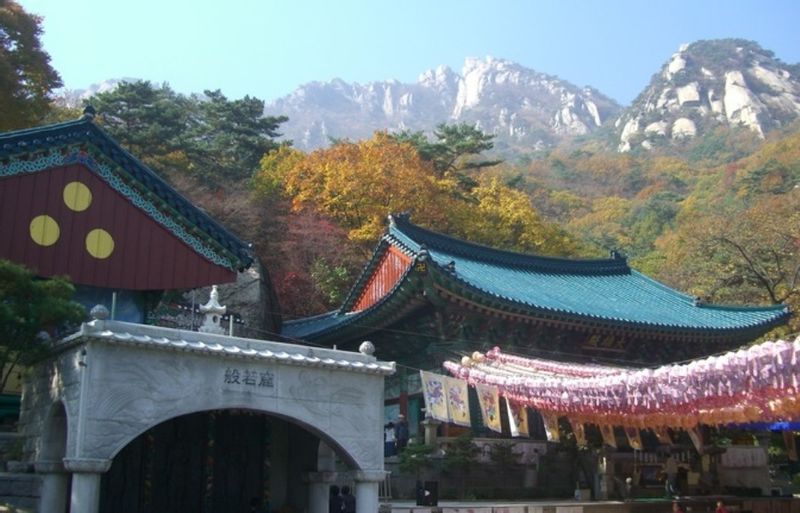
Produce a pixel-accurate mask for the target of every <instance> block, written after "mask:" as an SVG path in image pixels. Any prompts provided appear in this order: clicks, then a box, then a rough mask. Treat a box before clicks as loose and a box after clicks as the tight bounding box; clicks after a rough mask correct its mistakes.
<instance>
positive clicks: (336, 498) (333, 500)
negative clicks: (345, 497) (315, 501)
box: [328, 485, 344, 513]
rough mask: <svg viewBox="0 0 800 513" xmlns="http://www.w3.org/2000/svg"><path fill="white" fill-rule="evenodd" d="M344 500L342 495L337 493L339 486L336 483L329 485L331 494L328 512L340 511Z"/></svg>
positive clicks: (337, 512)
mask: <svg viewBox="0 0 800 513" xmlns="http://www.w3.org/2000/svg"><path fill="white" fill-rule="evenodd" d="M343 507H344V502H343V501H342V496H341V495H339V487H338V486H336V485H332V486H331V496H330V499H329V500H328V513H342V508H343Z"/></svg>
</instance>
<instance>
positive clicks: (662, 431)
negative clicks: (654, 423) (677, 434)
mask: <svg viewBox="0 0 800 513" xmlns="http://www.w3.org/2000/svg"><path fill="white" fill-rule="evenodd" d="M651 429H652V431H653V433H654V434H655V435H656V438H658V443H661V444H672V437H671V436H670V434H669V428H667V427H664V426H658V427H654V428H651Z"/></svg>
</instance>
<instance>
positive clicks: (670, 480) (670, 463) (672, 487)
mask: <svg viewBox="0 0 800 513" xmlns="http://www.w3.org/2000/svg"><path fill="white" fill-rule="evenodd" d="M664 473H665V474H666V475H667V480H666V482H665V483H664V490H665V495H666V496H667V497H674V496H676V495H678V488H677V485H678V462H677V461H676V460H675V457H674V456H673V455H672V453H670V455H669V456H667V461H665V462H664Z"/></svg>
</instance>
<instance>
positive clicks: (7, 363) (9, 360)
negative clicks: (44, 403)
mask: <svg viewBox="0 0 800 513" xmlns="http://www.w3.org/2000/svg"><path fill="white" fill-rule="evenodd" d="M74 292H75V289H74V288H73V286H72V285H71V284H70V283H69V282H68V281H67V280H66V279H64V278H52V279H47V280H40V279H37V278H36V277H35V276H34V275H33V273H32V272H30V271H29V270H27V269H25V268H24V267H22V266H20V265H17V264H14V263H11V262H8V261H7V260H0V298H2V299H0V369H2V370H1V371H0V392H2V391H3V390H4V389H5V386H6V384H7V382H8V378H9V376H10V375H11V374H12V372H14V370H15V369H16V368H17V366H19V365H22V366H27V365H30V364H31V363H33V362H35V361H37V360H38V359H40V358H42V357H43V356H44V355H46V354H47V352H48V350H49V347H50V346H49V343H48V339H49V337H48V336H46V335H47V331H53V332H58V331H59V330H60V329H63V328H64V327H66V326H68V325H69V324H71V323H72V324H76V323H78V322H80V321H81V320H83V319H84V317H85V311H84V309H83V307H82V306H81V305H79V304H77V303H74V302H72V301H71V298H72V295H73V293H74ZM43 332H44V335H42V333H43Z"/></svg>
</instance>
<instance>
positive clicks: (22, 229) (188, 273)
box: [0, 164, 236, 290]
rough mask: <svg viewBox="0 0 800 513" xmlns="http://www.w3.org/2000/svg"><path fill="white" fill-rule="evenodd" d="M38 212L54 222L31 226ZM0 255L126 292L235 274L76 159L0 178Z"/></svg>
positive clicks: (48, 273) (47, 273)
mask: <svg viewBox="0 0 800 513" xmlns="http://www.w3.org/2000/svg"><path fill="white" fill-rule="evenodd" d="M76 182H77V184H82V185H75V184H76ZM69 184H73V185H71V186H70V187H69V188H68V189H66V190H67V191H68V193H71V195H70V194H67V198H65V188H66V187H67V186H68V185H69ZM84 186H85V188H84ZM87 189H88V191H89V192H90V193H91V200H90V201H87V200H88V196H87V195H86V194H85V191H86V190H87ZM70 205H71V206H70ZM39 216H49V219H52V221H54V223H53V222H51V221H50V220H47V221H46V222H44V223H42V222H39V223H36V222H34V223H33V225H32V221H33V220H34V219H35V218H37V217H38V218H39V221H41V220H42V219H45V218H42V217H39ZM54 225H57V226H58V235H57V237H56V236H55V233H56V232H55V230H54ZM97 230H102V231H97ZM90 233H92V234H93V235H92V236H89V238H88V239H87V236H88V235H89V234H90ZM35 239H39V242H38V243H37V242H36V240H35ZM111 241H113V249H111ZM43 244H46V245H43ZM47 244H49V245H47ZM90 250H91V252H94V253H95V255H94V256H93V255H92V254H91V252H90ZM109 250H110V253H109ZM106 253H108V254H107V255H106ZM0 258H4V259H8V260H11V261H13V262H17V263H21V264H24V265H26V266H28V267H30V268H31V269H34V270H35V272H36V273H37V274H39V275H40V276H55V275H66V276H69V277H70V279H71V280H72V281H73V282H74V283H76V284H82V285H91V286H95V287H107V288H118V289H128V290H163V289H180V288H194V287H200V286H206V285H209V284H213V283H226V282H230V281H233V280H235V278H236V274H235V273H234V272H233V271H231V270H229V269H227V268H225V267H222V266H219V265H217V264H214V263H212V262H210V261H209V260H207V259H205V258H204V257H203V256H201V255H200V254H198V253H197V251H195V250H194V249H193V248H191V247H190V246H188V245H187V244H185V243H184V242H183V241H181V240H180V239H178V238H177V237H175V236H174V235H173V234H171V233H170V232H169V231H168V230H166V229H165V228H164V227H162V226H161V225H160V224H158V223H157V222H156V221H154V220H153V219H151V218H150V217H148V215H147V214H145V213H144V212H142V211H141V210H140V209H139V208H137V207H136V206H134V205H133V204H132V203H131V202H130V201H128V200H127V199H126V198H125V197H124V196H122V195H121V194H119V193H118V192H116V191H115V190H114V189H112V188H111V187H109V186H108V185H107V184H106V183H105V182H103V181H102V180H101V179H100V178H98V177H97V176H96V175H95V174H94V173H92V172H91V171H89V170H88V169H86V168H85V167H84V166H82V165H80V164H74V165H69V166H64V167H57V168H52V169H48V170H45V171H40V172H37V173H32V174H23V175H17V176H12V177H7V178H2V179H0Z"/></svg>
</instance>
